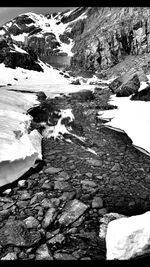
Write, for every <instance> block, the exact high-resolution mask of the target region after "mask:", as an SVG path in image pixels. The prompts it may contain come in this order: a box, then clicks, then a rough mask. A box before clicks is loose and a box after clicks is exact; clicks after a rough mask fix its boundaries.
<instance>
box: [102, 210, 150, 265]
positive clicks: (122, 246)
mask: <svg viewBox="0 0 150 267" xmlns="http://www.w3.org/2000/svg"><path fill="white" fill-rule="evenodd" d="M149 226H150V211H148V212H145V213H144V214H141V215H136V216H131V217H128V218H120V219H117V220H114V221H112V222H110V223H109V224H108V229H107V235H106V248H107V254H106V257H107V260H115V259H116V260H129V259H133V258H136V257H138V256H144V255H145V256H147V255H149V253H150V227H149Z"/></svg>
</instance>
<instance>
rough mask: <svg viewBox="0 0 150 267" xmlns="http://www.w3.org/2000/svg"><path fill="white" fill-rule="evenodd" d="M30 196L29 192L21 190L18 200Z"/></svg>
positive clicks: (26, 198)
mask: <svg viewBox="0 0 150 267" xmlns="http://www.w3.org/2000/svg"><path fill="white" fill-rule="evenodd" d="M30 198H31V196H30V194H29V193H28V192H27V191H23V192H22V193H21V196H20V200H28V199H30Z"/></svg>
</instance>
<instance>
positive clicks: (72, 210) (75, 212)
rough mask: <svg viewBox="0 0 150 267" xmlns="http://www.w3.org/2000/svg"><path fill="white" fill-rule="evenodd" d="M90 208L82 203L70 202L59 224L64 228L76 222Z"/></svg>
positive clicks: (75, 200)
mask: <svg viewBox="0 0 150 267" xmlns="http://www.w3.org/2000/svg"><path fill="white" fill-rule="evenodd" d="M87 209H88V206H87V205H85V204H84V203H82V202H81V201H79V200H77V199H74V200H71V201H70V202H68V203H67V204H66V205H65V207H64V209H63V211H62V214H61V216H60V218H59V224H60V225H63V226H68V225H70V224H71V223H73V222H74V221H76V220H77V219H78V218H79V217H80V216H81V215H82V214H83V213H84V212H85V211H86V210H87Z"/></svg>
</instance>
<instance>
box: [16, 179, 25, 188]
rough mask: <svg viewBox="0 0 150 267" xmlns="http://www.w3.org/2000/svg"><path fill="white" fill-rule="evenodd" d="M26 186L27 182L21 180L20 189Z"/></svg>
mask: <svg viewBox="0 0 150 267" xmlns="http://www.w3.org/2000/svg"><path fill="white" fill-rule="evenodd" d="M25 184H26V180H20V181H19V182H18V186H19V187H20V188H23V187H24V186H25Z"/></svg>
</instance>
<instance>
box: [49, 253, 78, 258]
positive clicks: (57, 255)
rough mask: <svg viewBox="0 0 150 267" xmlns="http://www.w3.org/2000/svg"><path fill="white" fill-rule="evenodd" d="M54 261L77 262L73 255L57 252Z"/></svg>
mask: <svg viewBox="0 0 150 267" xmlns="http://www.w3.org/2000/svg"><path fill="white" fill-rule="evenodd" d="M54 259H55V260H77V259H76V258H75V257H74V256H72V255H71V254H68V253H60V252H55V253H54Z"/></svg>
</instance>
